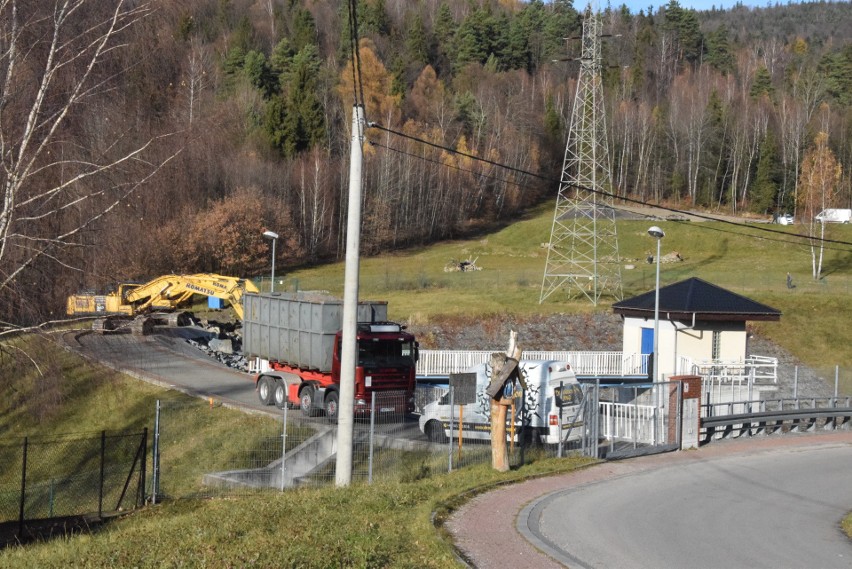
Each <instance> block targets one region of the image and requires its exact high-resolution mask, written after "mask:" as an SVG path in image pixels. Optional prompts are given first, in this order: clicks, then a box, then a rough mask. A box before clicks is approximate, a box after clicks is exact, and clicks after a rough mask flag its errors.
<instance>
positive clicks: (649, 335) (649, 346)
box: [642, 328, 654, 373]
mask: <svg viewBox="0 0 852 569" xmlns="http://www.w3.org/2000/svg"><path fill="white" fill-rule="evenodd" d="M653 352H654V329H653V328H642V355H645V356H647V355H649V354H652V353H653ZM642 373H648V360H647V359H645V360H644V361H643V362H642Z"/></svg>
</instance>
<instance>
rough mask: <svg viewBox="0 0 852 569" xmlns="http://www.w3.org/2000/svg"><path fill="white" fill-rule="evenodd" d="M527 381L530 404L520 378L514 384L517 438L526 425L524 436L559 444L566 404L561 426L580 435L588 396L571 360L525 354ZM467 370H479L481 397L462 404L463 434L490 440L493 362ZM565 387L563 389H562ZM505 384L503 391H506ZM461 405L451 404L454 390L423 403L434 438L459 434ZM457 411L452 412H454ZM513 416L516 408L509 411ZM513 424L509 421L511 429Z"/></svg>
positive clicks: (425, 424) (426, 427)
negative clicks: (582, 409) (579, 418)
mask: <svg viewBox="0 0 852 569" xmlns="http://www.w3.org/2000/svg"><path fill="white" fill-rule="evenodd" d="M518 367H519V368H520V370H521V373H522V374H523V375H524V378H525V381H526V383H527V390H526V399H525V404H524V405H523V406H522V405H521V401H520V399H521V393H522V391H521V388H520V384H519V383H518V382H515V385H514V388H509V390H510V391H511V396H512V397H514V398H515V429H514V433H515V436H514V439H515V440H516V441H517V440H519V435H520V434H521V427H522V426H523V427H524V431H523V432H524V433H525V434H524V438H526V439H527V440H533V441H540V442H542V443H544V444H557V443H559V439H560V432H559V424H560V420H559V412H560V408H559V405H560V404H561V405H562V408H561V412H562V431H563V432H564V433H565V434H566V435H567V434H569V430H570V436H569V437H568V440H576V439H578V438H579V437H580V434H581V427H582V424H581V423H580V422H578V423H575V424H572V422H573V421H575V419H576V417H577V412H578V410H579V408H580V404H581V402H582V400H583V390H582V388H581V387H580V384H579V383H578V382H577V376H576V375H575V374H574V371H573V370H572V369H571V366H570V365H569V364H568V362H564V361H555V360H521V361H520V363H519V364H518ZM468 373H475V374H476V401H475V402H473V403H468V404H466V405H464V406H463V407H462V408H461V418H462V424H461V434H462V438H464V439H474V440H491V398H490V396H489V395H488V394H487V393H486V392H485V389H486V388H487V387H488V384H489V383H490V382H491V365H490V364H489V363H483V364H479V365H476V366H473V367H472V368H470V369H469V370H468ZM560 388H561V392H560ZM506 391H507V390H505V389H504V394H506ZM459 410H460V408H459V405H453V407H452V408H451V407H450V395H449V393H447V394H446V395H444V396H443V397H441V398H440V399H439V400H437V401H432V402H431V403H428V404H426V405H425V406H424V407H423V413H422V415H421V416H420V430H421V431H422V432H423V433H424V434H425V435H426V437H427V438H428V439H429V440H431V441H433V442H446V441H447V439H448V437H449V436H450V424H451V419H452V435H453V437H454V438H456V437H458V435H459V428H460V426H459ZM451 413H452V416H451ZM508 416H509V419H508V420H509V421H511V412H510V413H509V414H508ZM572 427H573V428H572ZM511 432H512V431H511V425H509V426H508V427H507V436H510V435H508V433H511Z"/></svg>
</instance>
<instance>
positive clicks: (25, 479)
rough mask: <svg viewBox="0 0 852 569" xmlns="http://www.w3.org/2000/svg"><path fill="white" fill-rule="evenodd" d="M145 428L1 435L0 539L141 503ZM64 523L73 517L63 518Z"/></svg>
mask: <svg viewBox="0 0 852 569" xmlns="http://www.w3.org/2000/svg"><path fill="white" fill-rule="evenodd" d="M147 439H148V432H147V429H145V430H143V431H142V432H138V431H137V432H129V433H108V432H106V431H103V432H101V433H99V434H86V435H68V436H57V437H25V438H24V439H22V440H18V441H0V464H2V465H3V469H2V470H0V542H2V543H7V542H9V541H10V540H24V539H28V538H29V537H32V536H34V535H37V534H38V533H39V532H40V531H41V528H43V527H45V526H49V525H50V522H51V520H58V519H66V520H67V519H69V518H84V517H85V518H94V519H96V520H97V519H101V518H103V517H104V516H106V515H109V514H112V513H115V512H122V511H128V510H132V509H134V508H137V507H140V506H141V505H142V504H143V503H144V487H145V473H146V462H145V461H146V457H147ZM66 523H67V524H68V525H71V524H73V522H66Z"/></svg>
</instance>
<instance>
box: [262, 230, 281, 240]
mask: <svg viewBox="0 0 852 569" xmlns="http://www.w3.org/2000/svg"><path fill="white" fill-rule="evenodd" d="M263 236H264V237H268V238H269V239H278V234H277V233H275V232H274V231H264V232H263Z"/></svg>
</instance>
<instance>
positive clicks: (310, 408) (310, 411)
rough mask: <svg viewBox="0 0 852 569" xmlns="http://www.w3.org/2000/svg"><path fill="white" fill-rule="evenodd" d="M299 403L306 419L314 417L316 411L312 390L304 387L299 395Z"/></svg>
mask: <svg viewBox="0 0 852 569" xmlns="http://www.w3.org/2000/svg"><path fill="white" fill-rule="evenodd" d="M299 402H300V404H301V409H302V413H304V414H305V415H307V416H308V417H316V416H317V414H318V409H316V408H315V407H314V388H313V387H305V388H303V389H302V391H301V393H299Z"/></svg>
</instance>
